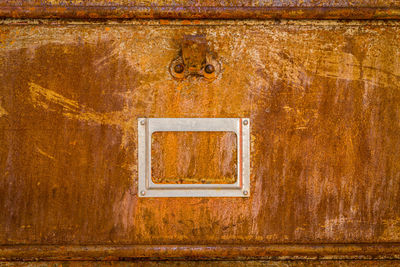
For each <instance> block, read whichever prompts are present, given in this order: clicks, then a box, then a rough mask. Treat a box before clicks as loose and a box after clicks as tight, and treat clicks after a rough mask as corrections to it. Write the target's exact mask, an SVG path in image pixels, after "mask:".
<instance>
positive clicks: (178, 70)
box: [174, 64, 185, 73]
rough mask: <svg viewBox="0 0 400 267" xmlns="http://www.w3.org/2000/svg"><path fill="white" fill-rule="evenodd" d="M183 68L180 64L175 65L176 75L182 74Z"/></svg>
mask: <svg viewBox="0 0 400 267" xmlns="http://www.w3.org/2000/svg"><path fill="white" fill-rule="evenodd" d="M184 69H185V68H184V67H183V65H182V64H177V65H175V67H174V71H175V72H176V73H182V72H183V71H184Z"/></svg>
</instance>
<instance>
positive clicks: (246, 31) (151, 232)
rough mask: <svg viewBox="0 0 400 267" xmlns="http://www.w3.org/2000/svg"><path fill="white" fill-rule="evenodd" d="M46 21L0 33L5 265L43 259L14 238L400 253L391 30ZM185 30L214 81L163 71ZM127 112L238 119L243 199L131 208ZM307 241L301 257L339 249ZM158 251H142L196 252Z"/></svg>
mask: <svg viewBox="0 0 400 267" xmlns="http://www.w3.org/2000/svg"><path fill="white" fill-rule="evenodd" d="M48 23H49V24H46V23H44V24H42V25H29V23H28V24H27V25H22V26H19V25H2V26H1V27H0V77H1V79H0V115H1V116H0V129H1V131H0V173H1V179H0V207H1V209H0V243H1V244H3V245H9V246H11V247H2V250H1V255H2V257H5V258H6V259H7V258H10V257H18V255H20V256H21V257H23V255H27V254H24V253H28V255H29V253H33V255H36V256H40V255H44V257H45V255H47V254H46V253H48V251H47V252H46V250H44V251H42V250H40V248H38V249H37V250H36V251H37V252H32V251H35V249H36V248H35V247H34V246H33V247H30V246H28V247H24V246H17V245H23V244H31V245H32V244H37V245H60V246H61V247H62V246H66V247H67V248H68V245H73V244H75V245H82V247H81V249H82V251H84V250H85V248H86V251H89V252H87V253H89V254H90V253H91V252H90V247H86V246H85V245H90V244H105V245H111V244H118V245H121V246H123V245H124V244H142V245H146V244H148V245H159V244H192V245H200V244H203V245H206V247H207V245H210V247H211V248H213V247H212V246H211V245H212V244H215V245H216V248H215V253H217V252H220V253H221V254H215V253H214V254H213V253H210V254H208V255H214V256H215V257H219V256H222V257H224V256H225V257H228V256H229V255H240V254H241V253H242V254H243V253H244V254H246V245H251V244H264V245H265V246H266V247H268V246H267V244H275V243H291V244H294V245H293V246H294V249H292V250H291V248H290V247H287V248H286V250H285V249H284V247H277V248H276V250H272V251H275V252H276V253H277V254H273V255H281V256H284V255H286V254H288V253H289V252H290V251H292V252H293V251H295V252H293V253H292V254H290V253H289V256H292V257H295V256H296V255H298V254H299V253H300V254H301V253H302V252H301V246H300V247H299V246H296V245H295V244H306V243H325V244H327V243H348V244H349V245H344V246H345V250H346V251H347V252H346V253H347V254H346V253H345V256H344V257H351V255H350V254H351V251H355V252H354V253H355V255H356V257H358V256H360V255H364V254H368V253H370V254H373V253H379V255H383V256H385V255H386V256H387V257H395V255H398V254H399V248H398V244H399V243H398V242H400V205H398V203H400V154H399V153H398V151H400V138H399V136H400V124H399V121H400V114H399V112H400V89H399V88H400V61H399V58H400V48H399V45H398V44H399V41H400V39H399V36H400V34H399V33H400V24H399V23H396V22H388V23H385V22H380V23H371V22H368V23H367V22H366V23H362V22H357V23H345V22H338V21H334V22H304V23H302V22H283V23H281V24H279V23H276V22H254V21H246V22H245V23H238V22H229V21H227V22H223V21H213V22H211V23H209V24H207V23H208V22H204V24H202V23H199V24H197V25H193V24H192V25H185V23H186V22H184V21H180V22H169V21H163V22H160V23H159V24H157V23H155V22H154V23H153V24H152V25H150V24H146V23H148V22H132V24H129V23H126V24H114V23H109V24H108V23H105V24H102V23H98V24H96V23H89V22H86V24H73V23H72V24H68V23H63V24H59V25H57V26H56V27H55V26H54V23H55V22H54V21H50V22H48ZM141 23H143V24H144V25H141ZM169 23H170V24H169ZM162 24H166V25H162ZM203 25H206V27H205V26H203ZM186 34H205V35H206V36H207V40H208V45H209V46H210V47H212V49H213V51H215V52H216V53H218V57H219V58H220V59H221V62H222V67H223V68H222V73H221V75H220V76H218V78H217V79H215V80H214V81H212V82H209V81H206V80H202V79H196V78H192V79H188V80H177V79H174V78H173V77H172V76H171V75H170V73H169V70H168V67H169V64H170V62H171V60H173V58H174V57H175V56H176V53H177V51H178V50H179V47H180V40H181V39H182V36H184V35H186ZM138 117H250V119H251V121H252V126H251V127H252V128H251V134H252V136H251V142H252V143H251V150H252V151H251V153H252V154H251V168H252V170H251V173H252V175H251V185H252V189H251V191H252V195H251V197H250V198H249V199H224V198H220V199H201V200H199V199H195V198H187V199H174V198H170V199H139V198H138V197H137V192H136V189H137V185H136V182H137V168H136V162H137V128H136V119H137V118H138ZM176 164H177V165H178V166H179V164H182V163H181V162H176ZM216 171H217V170H216ZM364 242H367V243H369V244H370V245H369V246H370V247H369V249H365V248H363V247H362V246H361V245H354V246H353V245H350V244H354V243H364ZM386 242H395V244H394V245H385V243H386ZM374 243H375V244H374ZM223 244H230V245H235V244H239V245H240V246H237V249H238V250H237V254H229V253H231V252H230V251H229V250H225V252H223V251H222V252H221V251H220V250H218V245H223ZM12 245H15V246H16V247H13V246H12ZM241 246H243V249H244V250H240V247H241ZM261 247H263V245H262V246H261ZM319 247H320V248H321V250H318V246H310V247H309V248H308V250H306V251H309V253H311V256H313V257H316V254H315V251H317V252H318V251H319V252H320V253H319V254H318V255H325V254H327V255H333V256H332V257H333V258H334V257H336V256H338V254H341V253H338V254H335V251H337V248H336V247H330V246H329V245H324V244H321V245H320V246H319ZM29 248H32V250H31V251H29ZM162 248H163V247H162V246H161V248H158V249H157V247H155V248H154V252H149V253H148V254H146V255H153V256H154V255H157V253H160V252H159V251H160V250H161V251H162V253H165V254H164V255H165V256H166V257H168V255H170V256H171V255H178V256H182V255H183V256H184V257H185V255H186V256H187V255H189V256H188V257H190V253H199V254H198V255H194V256H193V257H201V256H202V255H205V254H201V253H204V252H201V251H202V250H201V249H199V250H194V252H193V251H192V250H189V252H183V253H182V254H179V251H180V250H179V249H177V250H171V251H169V250H166V251H164V250H163V249H162ZM380 248H381V250H380ZM52 249H53V250H54V251H55V252H56V253H60V252H61V251H62V248H60V247H58V248H57V247H54V248H49V250H50V251H52ZM57 249H58V250H57ZM103 249H105V250H104V251H102V253H103V254H104V253H105V251H107V250H106V249H107V246H105V247H103ZM146 249H148V250H146ZM297 249H300V250H297ZM122 250H123V249H122ZM149 250H150V251H151V246H150V247H145V248H143V251H145V252H146V251H149ZM24 251H25V252H24ZM67 251H68V249H67ZM110 251H112V249H111V250H110ZM157 251H158V252H157ZM176 251H178V252H176ZM184 251H185V250H184ZM196 251H198V252H196ZM204 251H207V250H204ZM260 251H264V253H265V255H266V256H268V255H270V254H271V253H272V252H271V251H270V250H268V249H265V248H264V249H263V248H262V249H260V250H258V248H257V249H255V250H253V252H254V253H262V252H260ZM265 251H266V252H265ZM268 251H269V252H268ZM288 251H289V252H288ZM312 251H314V254H313V252H312ZM368 251H371V252H368ZM373 251H375V252H373ZM145 252H143V253H145ZM18 253H19V254H18ZM35 253H36V254H35ZM51 253H53V252H51ZM51 253H50V254H51ZM84 253H85V252H82V255H85V254H84ZM93 253H94V254H95V255H97V254H96V253H101V252H96V250H94V252H93ZM152 253H153V254H152ZM169 253H170V254H169ZM174 253H175V254H174ZM185 253H188V254H185ZM224 253H225V254H224ZM249 253H250V252H249ZM268 253H270V254H268ZM296 253H297V254H296ZM329 253H331V254H329ZM61 254H62V253H61ZM123 254H124V253H120V254H118V253H116V255H123ZM7 255H8V256H7ZM127 255H128V256H127V257H130V256H132V255H134V256H136V257H140V255H142V254H140V253H139V252H138V253H137V254H135V253H134V252H132V251H131V252H130V253H127ZM335 255H336V256H335ZM346 255H347V256H346ZM349 255H350V256H349ZM357 255H358V256H357ZM374 255H375V256H378V254H374ZM67 256H68V255H67ZM253 256H254V255H253ZM118 257H119V256H118Z"/></svg>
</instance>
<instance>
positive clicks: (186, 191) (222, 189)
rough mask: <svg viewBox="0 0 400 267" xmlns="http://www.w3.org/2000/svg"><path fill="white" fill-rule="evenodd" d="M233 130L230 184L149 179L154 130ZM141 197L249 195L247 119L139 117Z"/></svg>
mask: <svg viewBox="0 0 400 267" xmlns="http://www.w3.org/2000/svg"><path fill="white" fill-rule="evenodd" d="M186 131H187V132H189V131H190V132H234V133H235V134H236V137H237V151H238V153H237V157H238V158H237V164H238V166H237V172H238V173H237V180H236V182H235V183H233V184H156V183H154V182H153V181H152V179H151V177H152V176H151V137H152V134H153V133H155V132H186ZM138 135H139V136H138V149H139V157H138V158H139V182H138V186H139V190H138V194H139V196H140V197H249V196H250V120H249V119H248V118H139V119H138Z"/></svg>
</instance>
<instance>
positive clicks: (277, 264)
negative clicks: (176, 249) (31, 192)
mask: <svg viewBox="0 0 400 267" xmlns="http://www.w3.org/2000/svg"><path fill="white" fill-rule="evenodd" d="M232 265H234V266H269V267H281V266H282V267H289V266H366V267H367V266H383V267H386V266H388V267H393V266H399V262H398V261H372V260H371V261H343V260H342V261H235V262H232V261H154V262H151V261H136V262H90V261H86V262H82V261H79V262H8V263H7V262H3V263H2V262H0V266H1V267H10V266H25V267H81V266H82V267H104V266H117V267H139V266H150V267H153V266H157V267H163V266H172V267H183V266H202V267H203V266H204V267H217V266H218V267H219V266H222V267H225V266H227V267H229V266H232Z"/></svg>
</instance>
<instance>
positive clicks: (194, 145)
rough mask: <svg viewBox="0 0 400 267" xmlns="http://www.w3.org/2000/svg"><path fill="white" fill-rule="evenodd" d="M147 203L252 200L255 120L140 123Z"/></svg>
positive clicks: (142, 184)
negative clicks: (185, 199) (153, 200)
mask: <svg viewBox="0 0 400 267" xmlns="http://www.w3.org/2000/svg"><path fill="white" fill-rule="evenodd" d="M138 153H139V155H138V159H139V166H138V167H139V181H138V189H139V190H138V193H139V196H141V197H249V196H250V120H249V119H247V118H244V119H242V118H139V119H138Z"/></svg>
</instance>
